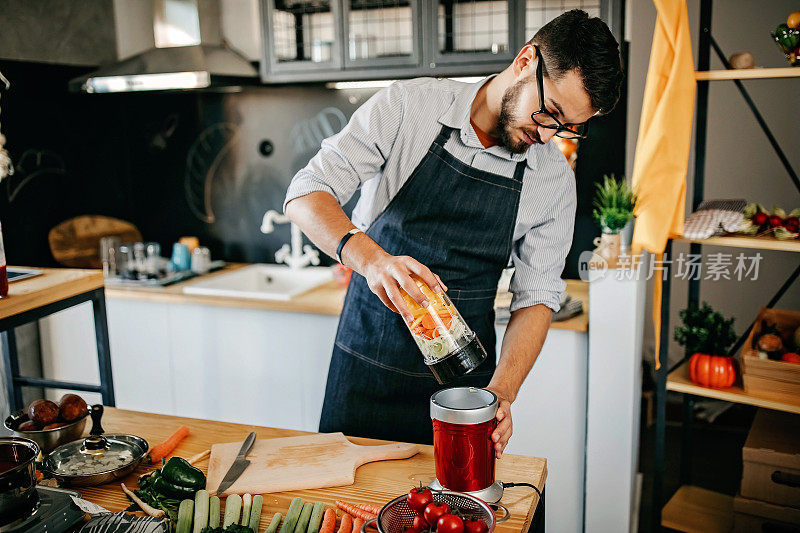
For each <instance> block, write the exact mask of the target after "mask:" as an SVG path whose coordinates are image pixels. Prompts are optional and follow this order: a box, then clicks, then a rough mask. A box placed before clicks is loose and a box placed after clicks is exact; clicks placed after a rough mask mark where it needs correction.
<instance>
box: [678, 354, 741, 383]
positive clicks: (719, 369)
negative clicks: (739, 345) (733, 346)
mask: <svg viewBox="0 0 800 533" xmlns="http://www.w3.org/2000/svg"><path fill="white" fill-rule="evenodd" d="M689 379H691V380H692V381H693V382H695V383H697V384H698V385H702V386H703V387H711V388H712V389H727V388H728V387H730V386H731V385H733V382H734V381H735V380H736V367H735V366H734V364H733V358H731V357H725V356H722V355H708V354H705V353H696V354H694V355H693V356H692V357H691V358H690V359H689Z"/></svg>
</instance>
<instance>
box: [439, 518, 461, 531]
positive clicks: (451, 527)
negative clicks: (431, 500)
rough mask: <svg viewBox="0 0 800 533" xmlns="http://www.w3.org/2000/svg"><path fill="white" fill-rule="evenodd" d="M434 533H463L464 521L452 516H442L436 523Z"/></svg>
mask: <svg viewBox="0 0 800 533" xmlns="http://www.w3.org/2000/svg"><path fill="white" fill-rule="evenodd" d="M436 533H464V521H463V520H461V517H460V516H456V515H454V514H446V515H442V516H441V517H439V521H438V522H436Z"/></svg>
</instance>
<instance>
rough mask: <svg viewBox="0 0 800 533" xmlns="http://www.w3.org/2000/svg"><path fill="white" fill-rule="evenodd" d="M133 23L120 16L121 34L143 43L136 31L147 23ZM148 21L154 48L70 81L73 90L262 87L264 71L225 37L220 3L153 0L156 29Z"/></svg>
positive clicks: (101, 91) (115, 90)
mask: <svg viewBox="0 0 800 533" xmlns="http://www.w3.org/2000/svg"><path fill="white" fill-rule="evenodd" d="M137 1H138V0H137ZM118 5H119V4H118ZM148 11H149V10H148ZM148 15H150V13H149V12H146V13H145V17H147V16H148ZM123 18H125V19H126V20H121V19H123ZM130 18H132V17H120V16H117V17H116V19H117V32H118V34H120V32H122V34H123V35H133V36H134V37H138V38H139V40H141V38H142V36H141V35H138V36H136V35H135V33H136V32H138V33H141V30H137V29H136V27H137V24H138V25H139V26H141V23H142V21H141V20H138V21H135V23H134V21H132V20H129V19H130ZM146 22H147V23H148V24H146V25H145V27H146V30H145V31H146V32H147V35H146V36H144V37H145V38H146V39H148V40H149V41H148V42H151V43H153V47H152V48H150V49H148V50H145V51H144V52H141V53H139V54H136V55H133V56H131V57H129V58H127V59H123V60H121V61H119V62H117V63H113V64H111V65H107V66H103V67H101V68H100V69H98V70H97V71H95V72H92V73H90V74H88V75H84V76H80V77H78V78H75V79H73V80H70V82H69V89H70V90H71V91H74V92H87V93H116V92H132V91H165V90H187V89H218V90H225V89H226V88H233V87H237V86H239V85H246V84H248V85H252V84H255V83H257V82H258V71H257V70H256V69H255V68H254V67H253V66H252V65H251V64H250V62H249V61H248V60H247V59H246V58H245V57H244V56H243V55H242V54H241V53H239V52H238V51H236V50H234V49H233V48H232V47H230V45H228V43H227V42H226V41H225V39H224V38H223V37H222V32H221V29H220V27H221V25H220V3H219V2H218V0H211V1H207V0H200V2H199V5H198V0H152V25H150V24H149V20H147V21H146ZM123 25H124V27H121V26H123Z"/></svg>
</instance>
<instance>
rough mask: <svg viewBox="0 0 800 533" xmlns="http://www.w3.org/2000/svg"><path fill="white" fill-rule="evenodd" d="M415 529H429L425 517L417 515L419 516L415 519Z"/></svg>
mask: <svg viewBox="0 0 800 533" xmlns="http://www.w3.org/2000/svg"><path fill="white" fill-rule="evenodd" d="M414 529H416V530H417V531H425V530H426V529H428V522H427V521H426V520H425V517H424V516H423V515H421V514H417V516H415V517H414Z"/></svg>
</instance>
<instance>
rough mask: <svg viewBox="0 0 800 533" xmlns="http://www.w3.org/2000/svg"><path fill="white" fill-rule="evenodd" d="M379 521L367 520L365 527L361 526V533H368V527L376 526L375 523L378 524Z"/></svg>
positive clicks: (374, 519) (375, 519)
mask: <svg viewBox="0 0 800 533" xmlns="http://www.w3.org/2000/svg"><path fill="white" fill-rule="evenodd" d="M377 521H378V519H377V518H372V519H370V520H367V521H366V522H364V525H362V526H361V533H367V526H371V525H373V524H375V522H377Z"/></svg>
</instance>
